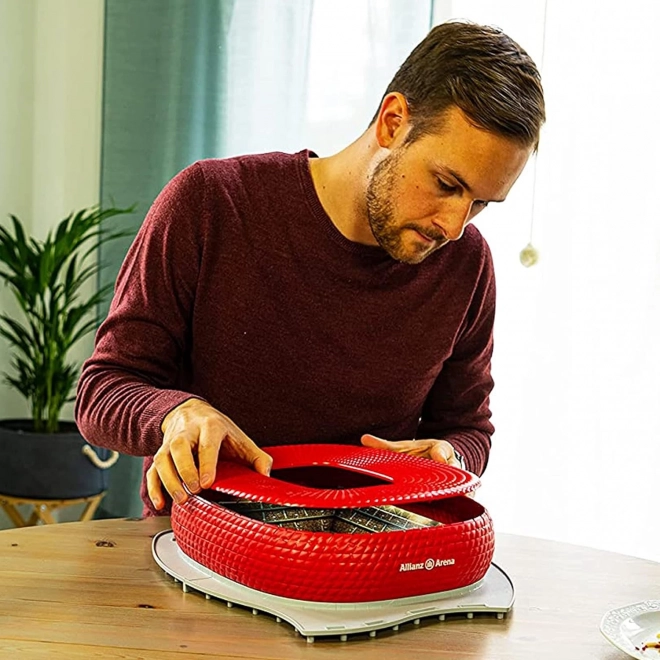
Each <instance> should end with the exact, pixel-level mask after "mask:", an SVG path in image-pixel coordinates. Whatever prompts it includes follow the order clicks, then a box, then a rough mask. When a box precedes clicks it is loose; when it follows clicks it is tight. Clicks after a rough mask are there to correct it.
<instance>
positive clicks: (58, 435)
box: [0, 206, 134, 500]
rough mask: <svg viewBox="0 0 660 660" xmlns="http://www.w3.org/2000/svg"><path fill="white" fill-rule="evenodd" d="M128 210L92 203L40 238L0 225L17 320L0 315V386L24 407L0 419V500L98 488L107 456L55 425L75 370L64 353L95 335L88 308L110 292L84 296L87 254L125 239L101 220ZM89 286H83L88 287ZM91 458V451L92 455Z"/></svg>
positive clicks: (93, 268)
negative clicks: (7, 354) (6, 360)
mask: <svg viewBox="0 0 660 660" xmlns="http://www.w3.org/2000/svg"><path fill="white" fill-rule="evenodd" d="M133 210H134V208H127V209H120V208H105V209H101V208H100V207H99V206H93V207H90V208H87V209H83V210H81V211H78V212H77V213H72V214H71V215H69V216H68V217H67V218H65V219H64V220H62V221H61V222H60V223H59V225H58V226H57V227H56V228H55V230H53V231H50V232H49V233H48V235H47V236H46V238H45V240H43V241H40V240H37V239H35V238H33V237H30V236H28V235H27V233H26V231H25V229H24V227H23V225H22V223H21V221H20V220H19V219H18V218H17V217H15V216H13V215H11V216H10V217H11V220H12V224H13V227H10V228H8V229H7V228H4V227H0V280H1V281H3V282H4V283H5V284H6V285H8V286H9V289H10V290H11V291H12V293H13V295H14V298H15V299H16V301H17V303H18V307H19V310H18V315H17V318H14V317H12V316H11V315H10V314H8V313H6V312H4V313H1V314H0V335H2V336H3V337H4V338H5V339H7V340H8V341H9V344H10V349H11V353H12V361H11V365H9V366H10V369H9V370H7V369H1V367H2V365H0V371H2V372H3V373H4V376H5V379H4V380H5V382H7V383H8V384H9V385H10V386H11V387H13V388H15V389H16V390H17V391H18V392H20V394H22V395H23V396H24V397H25V398H26V399H27V401H28V406H29V409H30V411H31V415H32V416H31V419H5V420H0V494H2V495H8V496H12V497H19V498H30V499H54V500H55V499H58V500H59V499H73V498H83V497H89V496H91V495H96V494H98V493H101V492H103V491H104V490H105V489H106V487H107V474H106V472H105V469H106V468H107V467H109V466H110V465H111V464H112V463H113V462H114V461H116V459H117V454H116V452H115V453H111V452H108V451H107V450H94V449H93V448H92V447H90V446H89V445H87V444H86V442H85V441H84V439H83V437H82V436H81V435H80V433H79V432H78V429H77V427H76V425H75V422H73V421H63V420H61V419H60V416H61V412H62V407H63V406H64V404H65V403H67V402H68V401H72V400H73V391H74V387H75V385H76V382H77V377H78V372H79V365H78V364H76V363H74V362H72V361H71V360H70V358H69V352H70V350H71V348H72V347H73V346H74V345H75V344H76V342H78V341H79V340H80V339H82V338H83V337H84V336H85V335H87V334H88V333H90V332H92V331H93V330H95V329H96V327H97V326H98V322H99V317H98V306H99V303H101V302H102V301H103V300H104V299H105V298H106V296H107V294H108V293H109V289H111V288H112V285H109V286H107V287H104V288H101V289H99V290H94V291H93V292H92V293H89V294H86V293H84V291H83V287H84V285H85V283H87V282H88V281H89V280H90V279H91V278H93V277H95V276H96V275H97V273H98V271H99V269H100V267H101V266H100V264H98V263H97V261H96V253H97V249H98V248H99V246H100V245H102V244H103V243H106V242H107V241H111V240H114V239H115V238H118V237H119V236H123V235H125V234H126V232H124V231H119V230H107V229H106V228H105V227H104V221H106V220H108V219H109V218H111V217H112V216H116V215H120V214H125V213H132V212H133ZM88 286H89V285H88ZM97 452H98V453H97Z"/></svg>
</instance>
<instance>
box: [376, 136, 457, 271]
mask: <svg viewBox="0 0 660 660" xmlns="http://www.w3.org/2000/svg"><path fill="white" fill-rule="evenodd" d="M401 156H402V153H401V148H399V149H397V150H395V151H393V152H392V153H391V154H390V155H389V156H387V158H384V159H383V160H382V161H381V162H380V163H378V165H376V167H375V168H374V171H373V173H372V175H371V179H370V181H369V184H368V185H367V194H366V202H367V218H368V220H369V226H370V228H371V233H372V234H373V235H374V238H375V239H376V241H377V242H378V245H380V247H382V248H383V250H385V251H386V252H387V253H388V254H389V255H390V256H391V257H392V259H396V260H397V261H401V262H403V263H406V264H418V263H420V262H422V261H423V260H424V259H426V257H428V256H429V254H431V252H435V251H436V250H437V249H438V248H439V247H442V245H444V243H446V239H445V238H444V237H442V238H439V237H437V236H436V235H431V236H429V235H428V233H427V232H426V231H423V232H421V233H422V234H424V235H426V236H428V237H429V238H432V239H435V244H434V245H433V246H432V247H426V248H425V247H424V245H422V244H419V243H414V244H413V245H412V246H411V247H409V248H406V246H405V244H404V242H403V232H404V231H405V230H406V229H414V230H416V231H421V228H418V227H417V226H415V225H413V224H408V225H403V226H399V225H397V223H396V220H395V218H394V201H393V199H394V193H393V191H394V188H395V181H396V179H397V177H398V171H397V165H398V164H399V161H400V160H401Z"/></svg>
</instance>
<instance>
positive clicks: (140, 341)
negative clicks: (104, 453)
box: [76, 151, 495, 513]
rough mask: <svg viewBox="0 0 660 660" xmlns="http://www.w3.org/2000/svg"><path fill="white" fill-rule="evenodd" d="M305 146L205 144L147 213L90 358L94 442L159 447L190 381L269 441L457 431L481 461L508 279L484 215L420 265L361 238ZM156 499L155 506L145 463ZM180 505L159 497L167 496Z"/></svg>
mask: <svg viewBox="0 0 660 660" xmlns="http://www.w3.org/2000/svg"><path fill="white" fill-rule="evenodd" d="M310 156H313V154H310V153H309V152H307V151H303V152H301V153H298V154H295V155H289V154H281V153H274V154H265V155H257V156H244V157H239V158H230V159H225V160H205V161H200V162H198V163H195V164H194V165H192V166H190V167H189V168H187V169H186V170H184V171H183V172H181V173H180V174H178V175H177V176H176V177H175V178H174V179H173V180H172V181H171V182H170V183H169V184H168V185H167V186H166V187H165V189H164V190H163V192H162V193H161V194H160V195H159V197H158V198H157V199H156V201H155V202H154V204H153V206H152V208H151V210H150V211H149V214H148V215H147V217H146V219H145V221H144V223H143V225H142V228H141V229H140V232H139V233H138V235H137V237H136V239H135V242H134V243H133V245H132V247H131V248H130V250H129V252H128V254H127V256H126V259H125V261H124V264H123V266H122V268H121V271H120V273H119V276H118V279H117V285H116V290H115V296H114V299H113V301H112V305H111V308H110V312H109V314H108V317H107V319H106V320H105V322H104V323H103V324H102V326H101V328H100V329H99V331H98V334H97V337H96V348H95V350H94V354H93V355H92V357H91V358H90V359H89V360H87V362H86V363H85V365H84V367H83V371H82V376H81V378H80V383H79V386H78V394H77V399H76V419H77V422H78V425H79V428H80V431H81V432H82V434H83V436H84V437H85V438H86V439H87V440H88V441H89V442H90V443H92V444H95V445H98V446H102V447H107V448H110V449H116V450H118V451H120V452H123V453H126V454H134V455H139V456H145V457H147V458H146V460H145V471H146V469H147V468H148V467H149V465H150V464H151V460H152V459H151V457H152V456H153V454H154V453H155V452H156V451H157V450H158V448H159V447H160V446H161V443H162V432H161V428H160V427H161V423H162V420H163V418H164V417H165V415H166V414H167V413H168V412H169V411H170V410H171V409H172V408H174V407H175V406H177V405H178V404H180V403H182V402H183V401H185V400H186V399H189V398H190V397H191V395H194V396H197V397H200V398H203V399H205V400H206V401H208V402H209V403H210V404H211V405H213V406H214V407H215V408H217V409H218V410H219V411H221V412H222V413H224V414H226V415H227V416H228V417H229V418H230V419H232V420H233V421H234V422H235V423H236V424H237V425H238V426H239V427H240V428H241V429H242V430H243V431H244V432H245V433H247V435H248V436H249V437H250V438H252V439H253V440H254V441H255V442H256V443H257V444H259V445H260V446H264V447H265V446H268V445H277V444H289V443H308V442H326V443H331V442H332V443H352V444H358V443H359V441H360V436H361V435H362V434H363V433H372V434H374V435H377V436H379V437H382V438H386V439H389V440H399V439H411V438H413V437H417V438H444V439H446V440H448V441H449V442H451V443H452V444H453V445H455V446H456V447H457V449H458V450H459V451H460V452H461V453H462V454H463V455H464V456H465V458H466V462H467V466H468V469H470V470H472V471H474V472H476V473H478V474H481V473H482V472H483V470H484V469H485V467H486V463H487V459H488V453H489V449H490V435H491V434H492V432H493V427H492V425H491V424H490V421H489V419H490V411H489V407H488V397H489V393H490V391H491V389H492V385H493V382H492V379H491V376H490V359H491V352H492V328H493V317H494V304H495V283H494V274H493V267H492V261H491V256H490V251H489V249H488V247H487V245H486V243H485V241H484V239H483V238H482V236H481V235H480V234H479V232H478V231H477V229H476V228H474V227H472V226H469V227H468V228H467V229H466V231H465V234H464V236H463V238H461V240H460V241H458V242H456V243H450V244H448V245H446V246H445V247H443V248H442V249H441V250H439V251H437V252H435V253H433V254H432V255H431V256H430V257H428V258H427V259H426V260H425V261H424V262H423V263H421V264H419V265H408V264H403V263H399V262H397V261H394V260H393V259H392V258H391V257H389V256H388V255H387V253H386V252H385V251H384V250H382V249H381V248H380V247H375V246H365V245H362V244H358V243H353V242H351V241H349V240H348V239H346V238H345V237H344V236H343V235H342V234H341V233H340V232H339V231H338V230H337V228H336V227H335V226H334V224H333V223H332V221H331V219H330V218H329V217H328V215H327V214H326V213H325V212H324V210H323V208H322V206H321V203H320V201H319V199H318V197H317V195H316V192H315V189H314V184H313V181H312V178H311V175H310V171H309V164H308V157H310ZM142 499H143V500H144V502H145V504H146V509H145V512H146V513H148V512H151V513H155V510H154V509H153V506H152V504H151V502H150V500H149V499H148V496H147V494H146V487H145V483H144V480H143V484H142ZM168 512H169V506H168V507H166V508H165V510H163V511H161V512H160V513H168Z"/></svg>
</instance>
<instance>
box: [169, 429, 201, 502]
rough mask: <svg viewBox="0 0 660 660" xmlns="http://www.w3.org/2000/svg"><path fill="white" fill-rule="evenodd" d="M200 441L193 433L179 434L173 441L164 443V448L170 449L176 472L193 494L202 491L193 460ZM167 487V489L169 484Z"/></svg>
mask: <svg viewBox="0 0 660 660" xmlns="http://www.w3.org/2000/svg"><path fill="white" fill-rule="evenodd" d="M198 441H199V438H197V437H195V436H194V435H193V434H192V433H177V435H176V436H175V437H174V438H173V439H172V440H169V441H167V440H166V442H165V443H164V446H165V447H167V448H169V452H170V455H171V456H172V461H173V462H174V466H175V467H176V471H177V472H178V473H179V475H180V476H181V478H182V480H183V482H184V483H185V485H186V486H187V487H188V490H189V491H190V492H191V493H198V492H199V490H200V485H199V473H198V472H197V466H196V465H195V459H194V458H193V447H195V446H196V445H197V444H198ZM165 486H166V487H167V484H165Z"/></svg>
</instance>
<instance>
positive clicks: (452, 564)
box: [153, 444, 514, 641]
mask: <svg viewBox="0 0 660 660" xmlns="http://www.w3.org/2000/svg"><path fill="white" fill-rule="evenodd" d="M267 451H268V453H269V454H271V456H272V457H273V466H272V470H271V476H270V477H266V476H263V475H260V474H258V473H256V472H255V471H254V470H252V469H250V468H248V467H246V466H243V465H239V464H236V463H229V462H221V463H219V465H218V472H217V476H216V481H215V483H214V484H213V486H212V487H211V488H210V489H208V490H205V491H202V492H201V493H199V494H197V495H192V496H191V497H189V498H188V500H187V501H186V502H185V503H184V504H182V505H177V504H175V505H174V506H173V508H172V530H171V531H167V532H163V533H161V534H159V535H158V536H157V537H155V538H154V542H153V553H154V557H155V559H156V561H157V562H158V564H159V565H160V566H161V568H163V570H165V571H166V572H167V573H169V574H170V575H172V576H173V577H174V578H175V579H177V580H179V581H181V582H182V584H183V587H184V590H188V588H189V587H192V588H193V589H195V590H197V591H201V592H203V593H205V594H206V595H207V598H210V597H212V596H213V597H216V598H219V599H222V600H225V601H226V602H227V604H228V605H230V606H231V605H233V604H234V603H235V604H239V605H243V606H246V607H249V608H251V609H252V611H253V613H255V614H256V613H258V612H259V611H264V612H268V613H271V614H273V615H275V616H276V617H277V619H278V620H281V619H284V620H286V621H288V622H289V623H291V624H292V625H293V626H294V627H295V628H296V630H297V631H298V632H300V633H301V634H303V635H305V636H306V637H307V639H308V641H313V639H314V637H315V636H317V637H318V636H327V635H335V636H340V637H341V638H342V639H346V638H347V636H348V635H349V634H351V633H360V632H369V633H370V634H371V635H372V636H375V635H376V631H377V630H382V629H386V628H395V629H398V626H399V625H400V624H401V623H404V622H407V621H413V622H415V623H419V620H420V619H421V618H424V617H430V616H437V617H439V618H440V619H444V618H445V616H446V615H447V614H453V613H464V614H466V615H467V616H468V617H469V618H471V617H472V616H473V614H474V613H475V612H493V613H496V614H497V616H498V617H499V618H502V617H503V616H504V613H505V612H507V611H509V610H510V609H511V607H512V604H513V597H514V593H513V586H512V584H511V582H510V580H509V579H508V577H507V576H506V574H504V573H503V572H502V571H501V569H499V568H498V567H497V566H495V565H494V564H492V563H491V561H492V557H493V550H494V533H493V526H492V521H491V519H490V516H489V515H488V512H487V511H486V510H485V509H484V507H483V506H482V505H481V504H479V503H478V502H476V501H475V500H474V499H472V498H471V497H469V496H468V494H469V493H471V492H472V491H473V490H475V489H476V488H477V487H478V485H479V480H478V479H477V477H476V476H474V475H472V474H470V473H468V472H464V471H463V470H459V469H457V468H453V467H450V466H447V465H442V464H439V463H435V462H433V461H430V460H427V459H423V458H417V457H411V456H408V455H405V454H397V453H394V452H388V451H382V450H375V449H368V448H365V447H354V446H345V445H322V444H319V445H287V446H280V447H270V448H268V449H267ZM312 484H313V485H312Z"/></svg>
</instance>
